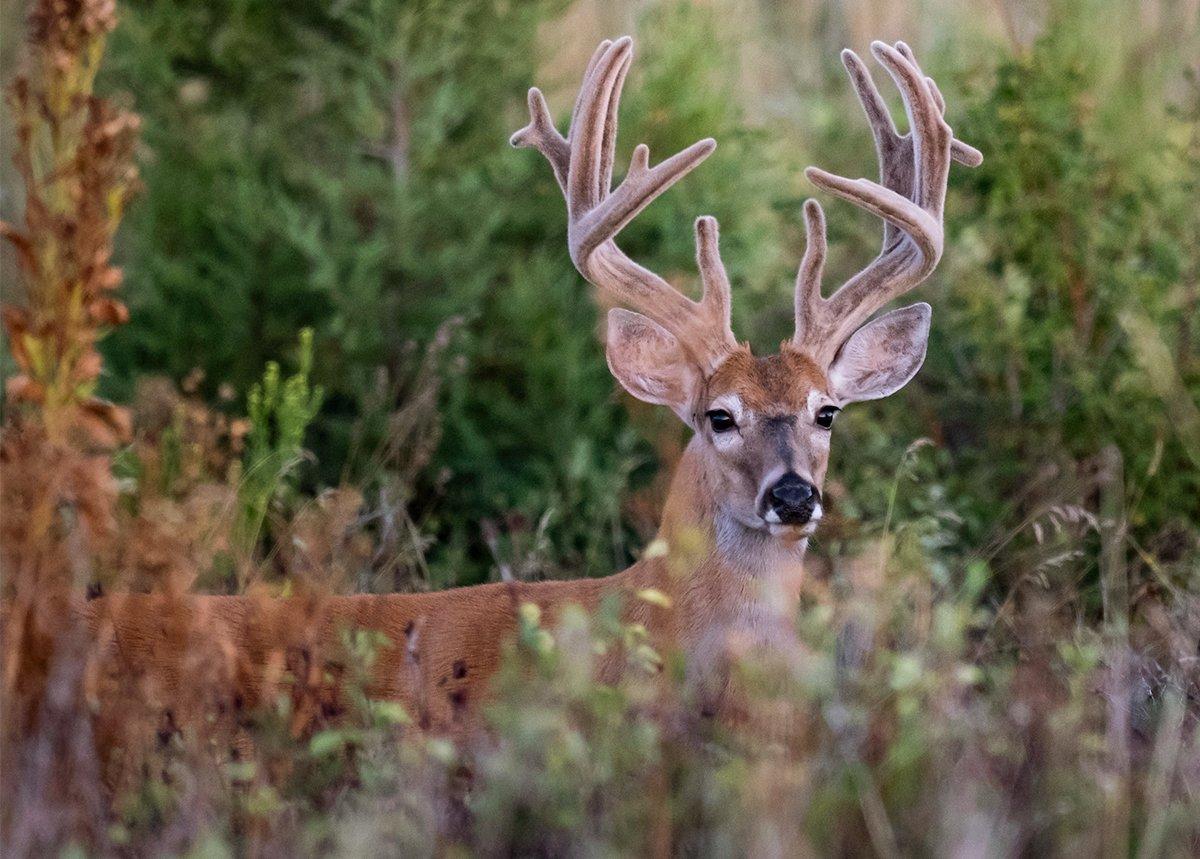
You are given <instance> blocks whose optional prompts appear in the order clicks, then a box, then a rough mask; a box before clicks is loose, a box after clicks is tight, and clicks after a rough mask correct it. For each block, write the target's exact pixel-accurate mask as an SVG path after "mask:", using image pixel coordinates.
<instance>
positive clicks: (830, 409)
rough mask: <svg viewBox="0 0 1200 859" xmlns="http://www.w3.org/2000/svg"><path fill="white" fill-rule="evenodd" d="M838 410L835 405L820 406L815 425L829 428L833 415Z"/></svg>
mask: <svg viewBox="0 0 1200 859" xmlns="http://www.w3.org/2000/svg"><path fill="white" fill-rule="evenodd" d="M840 411H841V409H839V408H838V407H837V406H821V408H820V409H818V410H817V426H819V427H823V428H825V429H829V428H830V427H831V426H833V418H834V416H835V415H836V414H837V413H838V412H840Z"/></svg>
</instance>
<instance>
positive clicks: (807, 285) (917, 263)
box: [792, 42, 983, 364]
mask: <svg viewBox="0 0 1200 859" xmlns="http://www.w3.org/2000/svg"><path fill="white" fill-rule="evenodd" d="M871 53H872V54H873V55H874V56H875V59H876V60H878V61H879V63H880V64H881V65H882V66H883V67H884V68H885V69H887V71H888V73H889V74H890V75H891V76H892V79H893V80H894V81H895V82H896V86H897V87H898V88H899V90H900V95H901V96H902V98H903V100H904V109H905V112H906V113H907V115H908V125H909V132H908V133H907V134H904V135H901V134H899V133H898V132H897V131H896V127H895V125H894V124H893V123H892V117H891V114H890V113H889V112H888V109H887V105H886V104H885V103H884V101H883V97H882V96H881V95H880V94H879V90H878V89H876V88H875V84H874V82H873V81H872V80H871V75H870V73H869V72H868V71H867V67H866V65H865V64H864V63H863V61H862V60H861V59H859V58H858V55H857V54H855V53H854V52H853V51H849V50H846V51H843V52H842V63H843V64H844V65H845V66H846V71H847V72H848V73H849V75H850V81H851V83H853V84H854V89H855V91H856V92H857V93H858V99H859V101H860V102H861V103H862V106H863V110H864V111H865V112H866V114H867V120H868V122H870V124H871V131H872V133H873V134H874V137H875V150H876V152H877V154H878V156H879V173H880V181H879V182H872V181H870V180H869V179H846V178H844V177H842V176H835V175H833V174H832V173H827V172H825V171H824V170H821V169H819V168H817V167H809V168H808V169H807V170H805V171H804V173H805V175H806V176H807V177H808V178H809V180H811V181H812V183H813V184H814V185H816V186H817V187H818V188H822V189H824V190H826V191H829V192H830V193H831V194H834V195H835V196H838V197H841V198H842V199H844V200H849V201H850V202H851V203H853V204H854V205H856V206H858V207H860V208H862V209H866V210H867V211H868V212H871V213H873V214H874V215H877V216H878V217H880V218H882V219H883V222H884V227H883V247H882V249H881V250H880V253H879V256H878V257H876V258H875V260H874V261H873V262H872V263H871V264H870V265H868V266H867V267H866V268H865V269H863V270H862V271H860V272H859V273H858V274H856V275H855V276H854V277H852V278H850V280H848V281H846V283H845V284H843V285H842V286H841V288H839V289H838V290H837V291H836V292H835V293H834V294H833V295H831V296H829V298H822V297H821V274H822V271H823V269H824V264H825V216H824V214H823V212H822V211H821V207H820V205H819V204H818V203H817V202H816V200H808V201H806V202H805V204H804V223H805V228H806V233H807V242H808V244H807V247H806V248H805V251H804V258H803V260H802V261H801V263H800V270H799V273H798V274H797V276H796V333H795V335H794V336H793V338H792V342H793V343H794V344H795V345H796V346H797V347H799V348H802V349H803V350H804V351H806V352H807V353H808V354H809V355H811V356H812V357H813V358H815V359H817V360H818V361H820V362H822V363H823V364H828V363H829V362H831V361H832V360H833V358H834V356H836V354H837V351H838V350H839V349H840V348H841V346H842V344H843V343H845V341H846V339H847V338H848V337H849V336H850V335H851V334H853V333H854V331H855V329H857V328H858V326H859V325H860V324H861V323H862V322H864V321H865V320H866V319H867V318H868V317H870V316H871V314H873V313H874V312H875V311H876V310H878V309H879V308H881V307H883V306H884V305H885V304H887V303H888V302H889V301H891V300H892V299H894V298H896V297H897V296H899V295H902V294H903V293H905V292H908V291H909V290H910V289H912V288H914V287H915V286H917V285H918V284H919V283H921V282H922V281H923V280H925V278H926V277H928V276H929V274H930V272H932V271H933V269H934V267H935V266H936V265H937V263H938V260H939V259H940V258H941V255H942V238H943V235H942V210H943V207H944V205H945V202H946V178H947V175H948V174H949V172H950V162H951V161H952V160H953V161H957V162H959V163H960V164H966V165H967V166H970V167H975V166H978V165H979V164H980V163H982V162H983V155H982V154H980V152H979V150H977V149H975V148H974V147H971V146H968V145H967V144H965V143H963V142H962V141H960V140H955V139H954V135H953V133H952V132H951V130H950V126H949V125H947V124H946V120H945V119H944V118H943V116H942V114H943V113H944V112H945V109H946V103H945V100H944V99H943V98H942V94H941V92H939V90H938V88H937V84H935V83H934V82H933V79H932V78H928V77H926V76H925V75H924V73H923V72H922V71H921V68H920V66H918V65H917V61H916V58H915V57H914V56H913V53H912V50H911V49H910V48H909V47H908V45H906V44H904V43H903V42H897V43H896V45H895V47H892V46H891V45H886V44H884V43H883V42H872V43H871Z"/></svg>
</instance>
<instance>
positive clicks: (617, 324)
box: [606, 307, 701, 423]
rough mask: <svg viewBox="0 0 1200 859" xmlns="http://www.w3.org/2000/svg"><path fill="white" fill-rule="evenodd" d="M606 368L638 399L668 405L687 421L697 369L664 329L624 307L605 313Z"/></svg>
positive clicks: (697, 374) (694, 389)
mask: <svg viewBox="0 0 1200 859" xmlns="http://www.w3.org/2000/svg"><path fill="white" fill-rule="evenodd" d="M607 339H608V345H607V349H606V354H607V357H608V368H609V370H611V371H612V374H613V375H614V376H616V378H617V381H618V382H620V383H621V387H623V388H624V389H625V390H627V391H628V392H629V393H631V394H633V396H635V397H637V398H638V399H639V400H642V401H643V402H647V403H655V404H658V405H663V406H670V408H671V410H672V411H674V412H675V414H677V415H679V416H680V417H681V418H683V420H684V422H685V423H686V422H688V415H689V411H690V408H691V401H692V395H693V394H694V392H695V391H696V388H697V386H698V385H699V384H700V381H701V378H700V370H699V368H698V367H697V366H696V365H695V363H694V362H693V361H691V360H690V359H689V358H688V356H687V353H686V352H685V351H684V349H683V347H682V346H680V344H679V341H678V340H677V339H675V336H674V335H672V334H671V333H670V332H669V331H667V329H665V328H663V327H662V326H661V325H659V324H658V323H657V322H653V321H652V320H650V319H648V318H647V317H645V316H642V315H641V314H640V313H634V312H632V311H630V310H625V309H623V308H620V307H618V308H615V309H613V310H610V311H609V312H608V338H607Z"/></svg>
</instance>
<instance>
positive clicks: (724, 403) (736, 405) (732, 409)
mask: <svg viewBox="0 0 1200 859" xmlns="http://www.w3.org/2000/svg"><path fill="white" fill-rule="evenodd" d="M718 410H722V411H726V412H729V414H730V415H731V416H732V417H733V422H734V423H735V424H737V429H731V430H729V431H728V432H713V431H712V427H711V424H709V422H708V413H709V412H715V411H718ZM745 418H746V409H745V407H744V406H743V405H742V399H741V397H739V396H737V395H736V394H725V395H723V396H720V397H717V398H716V399H715V400H713V401H712V402H711V403H709V404H708V408H706V409H705V410H704V415H702V416H701V420H702V421H704V424H705V427H706V428H707V430H708V434H709V436H710V437H711V438H712V442H713V447H715V448H716V449H717V450H731V449H732V448H734V447H736V446H737V445H739V444H741V442H742V433H741V428H742V426H743V422H744V421H745Z"/></svg>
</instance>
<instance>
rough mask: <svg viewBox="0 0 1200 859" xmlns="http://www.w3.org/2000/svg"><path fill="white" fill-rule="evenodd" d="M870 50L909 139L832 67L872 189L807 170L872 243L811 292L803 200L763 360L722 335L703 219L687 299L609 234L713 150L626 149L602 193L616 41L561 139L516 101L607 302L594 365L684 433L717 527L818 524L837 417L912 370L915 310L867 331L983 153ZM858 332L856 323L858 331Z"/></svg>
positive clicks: (815, 262)
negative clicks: (788, 304) (784, 323)
mask: <svg viewBox="0 0 1200 859" xmlns="http://www.w3.org/2000/svg"><path fill="white" fill-rule="evenodd" d="M871 53H872V54H873V55H874V57H875V59H876V60H878V61H879V63H880V64H881V65H882V66H883V67H884V68H885V69H886V70H887V72H888V73H889V74H890V75H891V77H892V79H893V80H894V81H895V83H896V86H897V87H898V88H899V90H900V94H901V96H902V98H903V101H904V107H905V112H906V113H907V116H908V126H909V131H908V133H906V134H900V133H899V132H898V131H897V129H896V127H895V125H894V124H893V122H892V118H891V115H890V114H889V112H888V109H887V107H886V105H885V103H884V101H883V98H882V97H881V96H880V94H879V91H878V90H877V89H876V88H875V84H874V83H873V81H872V80H871V76H870V74H869V72H868V71H867V68H866V65H865V64H864V63H863V61H862V60H861V59H859V57H858V56H857V55H856V54H854V53H853V52H852V51H849V50H847V51H843V52H842V62H843V63H844V64H845V67H846V71H847V72H848V73H849V76H850V80H851V82H852V83H853V85H854V88H855V90H856V92H857V94H858V98H859V100H860V102H861V103H862V106H863V109H864V111H865V112H866V115H867V120H868V122H869V124H870V126H871V131H872V133H873V134H874V138H875V148H876V151H877V153H878V156H879V165H880V181H879V182H873V181H870V180H868V179H857V180H852V179H846V178H843V177H841V176H835V175H833V174H830V173H827V172H825V171H824V170H820V169H818V168H816V167H810V168H808V170H807V171H805V175H806V176H807V177H808V179H809V180H810V181H811V182H812V183H813V184H814V185H816V186H817V187H818V188H821V189H822V190H825V191H828V192H829V193H831V194H833V195H834V196H837V197H841V198H842V199H844V200H847V201H849V202H851V203H853V204H854V205H856V206H859V207H860V208H863V209H866V210H867V211H869V212H872V213H874V214H875V215H877V216H878V217H879V218H881V219H882V220H883V222H884V224H883V246H882V249H881V251H880V254H879V256H878V257H876V258H875V259H874V260H873V261H872V262H871V263H870V264H869V265H868V266H867V267H866V268H864V269H863V270H862V271H860V272H859V273H858V274H856V275H854V277H852V278H850V280H848V281H847V282H846V283H844V284H843V285H842V286H841V287H839V288H838V289H837V290H836V291H834V292H833V293H832V294H831V295H830V296H829V297H824V296H823V295H822V290H821V278H822V269H823V267H824V262H825V249H826V238H825V218H824V214H823V213H822V210H821V207H820V205H819V204H818V203H817V202H816V201H815V200H808V201H807V202H806V203H805V204H804V217H805V225H806V232H807V247H806V249H805V252H804V257H803V259H802V261H801V263H800V269H799V273H798V275H797V277H796V294H795V319H796V328H795V334H794V335H793V336H792V339H791V340H790V341H787V342H785V343H783V344H782V347H781V349H780V352H779V354H777V355H772V356H769V357H755V356H754V355H752V354H751V352H750V349H749V348H748V347H747V346H746V345H742V344H739V343H738V342H737V340H736V339H735V338H734V336H733V332H732V330H731V328H730V291H729V279H728V277H727V276H726V273H725V269H724V266H723V265H722V263H721V258H720V254H719V251H718V246H717V244H718V243H717V222H716V220H715V219H713V218H711V217H701V218H699V219H697V221H696V224H695V231H696V258H697V263H698V265H699V269H700V279H701V282H702V284H703V291H702V294H701V297H700V299H699V301H693V300H692V299H690V298H688V297H687V296H685V295H684V294H682V293H681V292H679V291H678V290H676V289H675V288H674V287H672V286H671V285H670V284H669V283H667V282H666V281H665V280H664V279H663V278H661V277H659V276H658V275H656V274H654V273H653V272H651V271H648V270H647V269H645V268H643V267H642V266H640V265H638V264H637V263H636V262H634V261H633V260H631V259H630V258H629V257H627V256H626V255H625V254H624V253H623V252H622V251H621V249H620V248H619V247H617V244H616V242H615V238H616V236H617V234H618V233H619V232H620V231H621V230H622V229H623V228H624V227H625V225H626V224H628V223H629V222H630V221H631V220H632V219H633V218H634V217H635V216H636V215H637V214H638V213H639V212H640V211H642V209H644V208H645V207H646V206H648V205H649V204H650V203H651V202H652V201H653V200H654V199H655V198H656V197H657V196H658V195H660V194H661V193H663V192H664V191H665V190H667V189H668V188H669V187H671V185H673V184H674V183H675V182H677V181H678V180H679V179H681V178H682V177H683V176H685V175H686V174H687V173H688V172H690V171H691V170H692V169H693V168H695V167H696V166H697V165H698V164H699V163H700V162H701V161H703V160H704V159H705V158H706V157H708V155H709V154H710V153H712V151H713V150H714V149H715V148H716V143H715V142H714V141H713V140H711V139H705V140H701V141H699V142H697V143H694V144H693V145H691V146H690V147H688V148H687V149H685V150H683V151H682V152H680V153H678V154H676V155H674V156H672V157H671V158H668V159H667V160H666V161H663V162H662V163H660V164H658V165H656V166H654V167H651V166H650V153H649V150H648V149H647V147H646V146H645V145H640V146H638V147H637V148H636V149H634V151H633V157H632V160H631V163H630V165H629V170H628V172H627V173H626V175H625V178H624V180H623V181H622V182H621V183H620V184H619V185H618V186H617V187H616V188H612V173H613V150H614V145H615V142H616V132H617V107H618V103H619V101H620V96H621V88H622V85H623V83H624V80H625V75H626V73H627V72H628V71H629V66H630V62H631V60H632V56H633V43H632V40H631V39H629V38H628V37H624V38H621V39H618V40H617V41H615V42H609V41H605V42H603V43H602V44H601V45H600V47H599V48H597V50H596V52H595V54H593V56H592V59H591V61H590V62H589V64H588V67H587V71H586V72H585V73H584V78H583V85H582V87H581V88H580V91H579V95H578V98H577V99H576V102H575V108H574V111H573V113H572V116H571V125H570V129H569V131H568V133H567V136H566V137H563V136H562V135H561V134H559V132H558V131H557V130H556V129H555V127H554V124H553V122H552V120H551V118H550V114H549V111H548V109H547V107H546V102H545V99H544V98H543V97H542V94H541V92H540V91H539V90H538V89H536V88H534V89H531V90H530V91H529V111H530V115H531V121H530V123H529V125H527V126H526V127H524V128H522V129H521V130H520V131H518V132H517V133H516V134H514V135H513V137H512V144H513V145H514V146H532V147H534V148H536V149H537V150H538V151H539V152H541V153H542V154H543V155H544V156H545V157H546V158H547V159H548V160H549V162H550V165H551V167H552V168H553V170H554V176H555V178H556V179H557V180H558V184H559V186H560V187H561V188H562V191H563V194H564V196H565V197H566V202H567V214H568V233H567V237H568V246H569V248H570V254H571V259H572V261H573V262H574V264H575V266H576V268H578V269H579V271H580V273H581V274H582V275H583V276H584V277H585V278H587V279H588V280H589V281H591V282H592V283H593V284H595V285H596V286H597V287H598V288H600V289H601V290H604V291H605V292H607V293H609V294H610V295H611V296H612V297H613V298H614V299H615V300H616V301H617V303H619V304H623V305H626V306H628V307H629V308H631V309H624V308H617V309H614V310H611V311H610V312H609V314H608V334H607V356H608V365H609V367H610V369H611V370H612V373H613V375H614V376H615V377H616V378H617V380H618V381H619V382H620V383H621V385H622V386H623V387H624V388H625V389H626V390H627V391H628V392H629V393H630V394H632V395H633V396H635V397H637V398H638V399H640V400H644V401H646V402H649V403H660V404H662V405H666V406H669V407H670V408H671V409H672V410H674V412H675V413H676V414H677V415H679V417H680V418H682V419H683V421H684V422H685V423H687V424H688V425H689V426H690V427H691V428H692V429H693V430H694V431H695V434H696V438H695V439H694V440H693V442H692V445H691V447H692V448H694V449H696V450H697V451H698V455H699V456H700V458H701V461H702V474H701V475H700V476H699V477H698V479H699V480H702V481H704V483H705V484H706V485H705V491H706V492H707V493H710V495H711V499H712V503H713V505H714V506H715V507H716V508H717V513H718V514H719V515H720V516H722V518H723V519H724V520H726V521H730V522H734V523H737V524H738V525H740V526H742V527H744V528H746V529H750V530H752V531H756V532H762V533H765V534H769V535H772V536H784V537H792V538H796V537H804V536H807V535H808V534H810V533H811V532H812V531H813V530H814V529H815V527H816V524H817V522H818V520H819V519H820V518H821V486H822V483H823V481H824V478H825V470H826V465H827V463H828V458H829V443H830V429H831V427H832V425H833V422H834V417H835V415H836V414H837V412H838V411H839V410H840V409H841V408H842V407H843V406H845V405H846V404H848V403H852V402H856V401H861V400H873V399H878V398H880V397H886V396H887V395H889V394H891V393H894V392H895V391H897V390H899V389H900V388H902V387H903V386H904V385H905V384H906V383H907V382H908V381H909V379H911V378H912V377H913V375H914V374H915V373H916V372H917V370H918V369H920V367H921V364H922V362H923V361H924V358H925V346H926V339H927V337H928V334H929V323H930V308H929V305H928V304H924V303H919V304H913V305H911V306H909V307H904V308H901V309H899V310H894V311H892V312H890V313H886V314H884V315H882V316H880V317H878V318H877V319H874V320H871V321H870V322H867V320H868V319H869V318H870V317H871V316H872V314H874V313H875V312H876V311H877V310H879V309H880V308H882V307H883V306H884V305H886V304H887V303H889V302H890V301H892V300H893V299H895V298H897V297H898V296H900V295H902V294H904V293H906V292H908V291H909V290H911V289H913V288H914V287H915V286H917V285H918V284H920V283H921V282H922V281H923V280H925V278H926V277H928V276H929V274H930V272H932V271H933V269H934V267H935V266H936V265H937V262H938V260H939V259H940V257H941V254H942V239H943V232H942V212H943V207H944V204H945V198H946V179H947V174H948V173H949V168H950V162H951V161H952V160H953V161H958V162H959V163H962V164H967V165H969V166H975V165H977V164H979V163H980V162H981V161H982V156H981V155H980V153H979V152H978V151H977V150H975V149H974V148H972V147H970V146H968V145H966V144H964V143H962V142H961V141H958V140H955V139H954V136H953V134H952V133H951V130H950V127H949V126H948V125H947V124H946V121H945V118H944V116H943V114H944V111H945V102H944V101H943V99H942V96H941V93H940V92H939V91H938V88H937V85H936V84H935V83H934V82H933V80H932V79H930V78H928V77H926V76H925V75H924V74H923V73H922V71H921V69H920V67H919V66H918V65H917V62H916V59H915V58H914V57H913V54H912V51H911V50H909V48H908V46H907V45H905V44H904V43H903V42H897V43H896V44H895V45H894V46H893V45H886V44H884V43H882V42H874V43H872V45H871ZM864 323H866V324H864Z"/></svg>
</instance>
